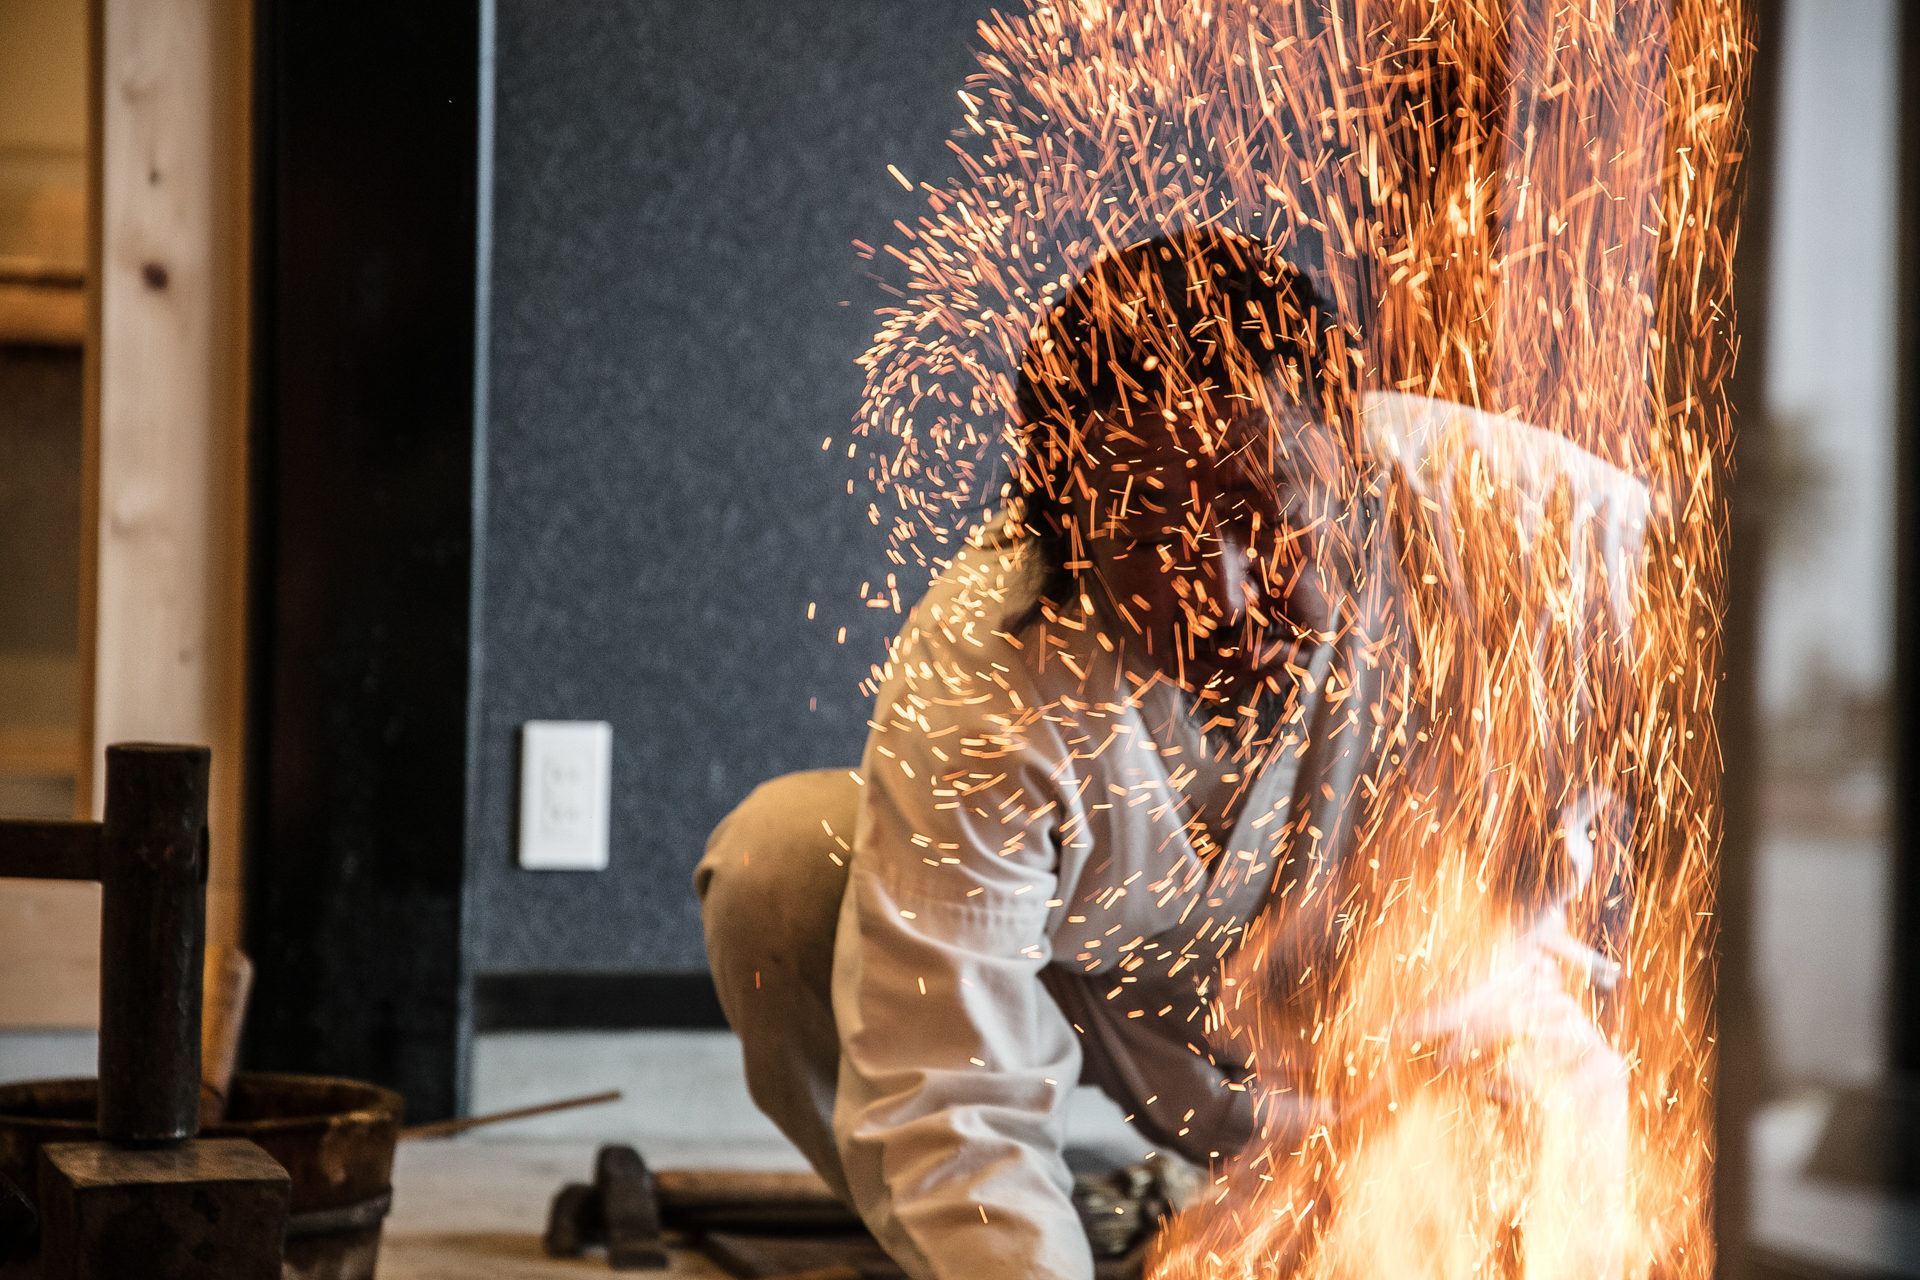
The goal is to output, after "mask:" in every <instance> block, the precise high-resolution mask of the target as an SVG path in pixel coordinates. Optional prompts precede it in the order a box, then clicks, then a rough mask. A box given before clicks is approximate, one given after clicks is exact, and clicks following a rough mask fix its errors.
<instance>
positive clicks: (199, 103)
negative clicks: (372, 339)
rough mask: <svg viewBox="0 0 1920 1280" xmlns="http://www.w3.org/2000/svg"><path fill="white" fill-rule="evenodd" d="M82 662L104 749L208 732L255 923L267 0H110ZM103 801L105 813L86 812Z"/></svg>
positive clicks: (223, 825)
mask: <svg viewBox="0 0 1920 1280" xmlns="http://www.w3.org/2000/svg"><path fill="white" fill-rule="evenodd" d="M91 8H92V32H93V52H92V64H93V66H92V104H93V105H92V125H93V128H92V135H93V136H92V140H91V148H90V150H91V153H92V154H91V158H92V164H93V182H92V191H91V209H90V216H91V217H92V220H93V222H92V233H91V246H92V247H91V253H92V263H91V271H90V276H91V281H90V283H91V295H90V304H91V327H90V332H89V342H88V347H87V362H88V372H87V435H86V451H85V465H86V479H85V483H84V485H83V494H84V501H85V502H86V503H87V504H88V505H87V509H86V510H85V512H84V513H83V519H84V536H85V542H84V543H83V546H82V555H81V559H82V574H83V578H84V579H85V580H84V581H83V584H82V592H81V602H82V603H81V608H82V615H83V616H82V619H81V644H82V656H81V668H82V679H83V685H84V688H83V691H82V692H83V697H85V698H86V700H87V705H89V706H90V707H91V723H90V725H89V731H90V734H89V737H90V747H89V750H88V752H87V770H86V772H85V774H84V775H83V776H82V778H81V780H80V786H79V796H80V803H81V805H82V806H83V807H84V809H85V810H86V812H87V814H94V815H97V814H98V813H99V812H100V810H99V805H100V804H101V803H102V800H103V798H104V789H103V780H102V778H101V776H100V774H99V765H100V762H101V755H100V748H101V747H102V746H104V745H105V744H107V743H111V742H128V741H163V742H203V743H206V744H207V745H209V746H210V747H212V748H213V750H214V753H215V754H216V755H217V756H218V757H219V758H220V760H221V761H222V765H221V768H220V770H219V771H218V775H217V776H216V777H215V778H214V780H213V783H212V786H213V790H212V792H211V793H210V803H211V805H212V811H213V815H214V819H215V821H214V824H213V826H214V830H215V832H216V833H217V835H218V839H217V840H216V842H215V844H214V847H213V850H212V856H213V869H212V878H211V884H210V899H211V901H210V915H211V917H212V921H211V923H212V932H213V935H214V937H215V938H216V939H218V940H221V941H229V942H231V941H235V940H237V936H238V921H237V912H238V902H239V862H240V860H239V858H238V856H237V855H238V853H239V850H238V849H237V847H234V846H233V845H232V844H230V843H229V842H232V841H234V840H235V839H236V837H237V835H238V832H239V830H240V825H241V824H240V817H239V813H240V805H239V795H240V772H241V771H240V768H239V762H240V761H241V760H243V759H245V751H244V750H243V747H242V742H241V738H242V729H243V718H244V706H243V693H244V688H245V667H246V660H245V643H244V631H245V626H244V622H245V593H244V588H245V575H246V563H245V555H246V553H245V548H246V545H247V542H246V500H245V476H246V467H247V450H246V438H247V433H246V369H247V323H246V314H247V306H246V300H247V277H248V254H249V247H248V226H249V223H248V209H249V201H250V193H249V185H250V184H249V181H248V178H249V172H250V165H249V163H248V158H247V157H248V147H249V141H248V126H247V121H248V112H249V110H250V92H249V86H250V83H251V77H250V75H249V68H250V64H251V55H250V48H251V40H252V30H251V14H252V6H251V5H250V4H248V3H246V0H160V2H159V3H147V2H146V0H91ZM83 816H85V815H83Z"/></svg>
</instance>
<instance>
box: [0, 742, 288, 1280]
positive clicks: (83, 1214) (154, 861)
mask: <svg viewBox="0 0 1920 1280" xmlns="http://www.w3.org/2000/svg"><path fill="white" fill-rule="evenodd" d="M208 761H209V757H208V753H207V750H206V748H205V747H175V746H152V745H141V744H120V745H115V746H110V747H108V748H107V787H106V791H107V796H106V816H105V818H104V820H103V821H101V822H22V821H7V822H0V876H23V877H30V878H33V879H43V880H44V879H56V880H98V881H99V882H100V890H101V892H100V1081H99V1088H98V1092H97V1100H98V1105H97V1110H96V1112H95V1115H96V1129H95V1132H96V1136H95V1139H94V1140H93V1141H86V1142H55V1143H47V1144H45V1145H42V1146H41V1147H40V1148H39V1154H38V1156H37V1160H38V1168H37V1178H38V1182H37V1185H36V1186H35V1188H34V1189H33V1191H34V1205H35V1208H36V1210H37V1214H38V1218H39V1230H38V1242H37V1243H38V1274H39V1276H40V1278H41V1280H119V1278H120V1277H126V1276H131V1275H134V1274H138V1275H139V1276H140V1277H141V1280H280V1276H281V1263H282V1259H283V1253H284V1247H285V1238H286V1230H287V1214H288V1202H289V1195H290V1191H289V1188H290V1185H291V1183H290V1179H289V1177H288V1175H287V1171H286V1169H284V1168H283V1167H281V1165H280V1164H279V1163H278V1162H277V1161H275V1160H274V1159H273V1158H272V1157H271V1156H269V1155H268V1154H267V1153H266V1152H265V1151H264V1150H263V1149H262V1148H261V1147H260V1146H258V1145H257V1144H255V1143H253V1142H250V1141H246V1140H244V1139H237V1138H201V1137H199V1136H197V1135H198V1134H199V1131H200V1089H201V1072H200V1067H201V1043H200V1033H201V1016H200V1015H201V1005H202V998H203V992H202V983H203V982H204V981H205V976H204V971H203V961H204V955H205V949H206V920H207V916H206V910H207V771H208ZM27 1190H28V1189H27V1188H25V1187H17V1186H16V1187H14V1188H12V1193H10V1194H8V1195H6V1196H4V1197H0V1199H4V1201H5V1203H4V1204H0V1235H4V1236H6V1237H10V1238H0V1254H15V1253H20V1252H25V1251H27V1250H30V1249H32V1248H33V1247H34V1242H33V1241H32V1240H23V1239H21V1238H20V1237H21V1236H22V1234H23V1232H25V1231H28V1230H30V1224H29V1225H28V1226H23V1225H22V1224H23V1223H26V1222H27V1215H25V1214H23V1213H22V1206H21V1205H20V1204H19V1203H18V1201H20V1200H22V1199H24V1195H25V1193H26V1192H27ZM132 1259H137V1260H138V1262H137V1270H136V1269H135V1267H134V1266H132V1265H130V1263H129V1260H132Z"/></svg>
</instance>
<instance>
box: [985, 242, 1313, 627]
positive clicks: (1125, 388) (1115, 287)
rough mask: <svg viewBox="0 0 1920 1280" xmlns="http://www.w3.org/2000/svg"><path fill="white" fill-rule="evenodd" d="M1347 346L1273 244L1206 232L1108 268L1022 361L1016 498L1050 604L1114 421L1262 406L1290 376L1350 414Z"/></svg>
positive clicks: (1152, 247)
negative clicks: (1174, 411) (1076, 504)
mask: <svg viewBox="0 0 1920 1280" xmlns="http://www.w3.org/2000/svg"><path fill="white" fill-rule="evenodd" d="M1345 365H1346V342H1345V335H1344V333H1343V332H1341V331H1340V330H1339V325H1338V321H1337V320H1336V319H1335V318H1334V315H1333V313H1332V311H1331V309H1330V308H1328V307H1327V305H1326V304H1325V303H1324V302H1322V301H1321V299H1320V297H1319V295H1318V294H1317V293H1316V292H1315V291H1314V289H1313V286H1312V285H1311V284H1310V283H1309V282H1308V281H1307V279H1306V278H1305V277H1304V276H1303V275H1301V273H1300V272H1299V270H1298V269H1297V268H1295V267H1293V266H1292V265H1291V264H1289V263H1287V262H1285V261H1283V260H1282V259H1281V257H1280V255H1279V253H1278V252H1277V251H1276V250H1275V249H1274V248H1273V246H1271V245H1269V244H1267V243H1266V242H1264V241H1261V240H1256V239H1254V238H1252V237H1250V236H1244V235H1240V234H1237V233H1235V232H1231V231H1223V230H1219V229H1216V228H1198V229H1194V230H1188V231H1181V232H1176V233H1174V234H1172V235H1167V236H1160V237H1157V238H1155V239H1152V240H1146V241H1142V242H1141V243H1139V244H1134V245H1130V246H1128V247H1127V248H1125V249H1121V250H1119V251H1117V252H1113V253H1108V254H1106V255H1104V256H1102V257H1101V258H1099V259H1097V260H1096V261H1095V262H1094V264H1093V266H1092V267H1091V268H1089V269H1088V271H1087V273H1086V274H1085V275H1083V276H1082V277H1081V278H1080V279H1079V281H1078V282H1077V283H1076V284H1075V285H1074V286H1073V288H1072V289H1071V290H1069V291H1068V293H1067V295H1066V296H1065V297H1064V298H1062V299H1061V300H1060V301H1059V302H1058V303H1057V304H1055V305H1054V307H1053V308H1052V309H1051V310H1050V311H1049V312H1048V313H1047V315H1046V317H1045V318H1044V319H1043V320H1042V321H1041V323H1040V324H1039V325H1038V326H1036V327H1035V330H1034V333H1033V337H1032V339H1031V340H1030V341H1029V342H1028V344H1027V350H1026V353H1025V355H1024V356H1023V357H1022V359H1021V362H1020V376H1019V381H1018V383H1017V385H1016V387H1015V398H1016V402H1017V405H1018V408H1019V413H1020V427H1019V442H1020V457H1019V461H1018V466H1017V471H1016V479H1015V491H1016V492H1017V493H1018V495H1019V496H1020V498H1021V499H1022V507H1023V510H1024V515H1023V522H1024V524H1025V527H1026V533H1027V535H1028V536H1029V537H1031V538H1032V539H1034V542H1035V545H1036V547H1037V549H1038V551H1039V554H1040V557H1041V563H1042V566H1043V572H1044V574H1045V585H1044V586H1043V588H1042V592H1041V594H1042V598H1044V599H1051V600H1055V601H1057V600H1059V599H1061V598H1062V597H1063V595H1064V593H1065V590H1066V588H1067V585H1068V583H1069V582H1070V581H1071V577H1072V575H1071V574H1070V573H1069V572H1068V571H1067V568H1066V566H1067V563H1068V559H1069V555H1068V552H1069V547H1068V541H1069V535H1068V532H1067V525H1068V516H1067V514H1066V506H1067V493H1066V486H1067V484H1068V482H1069V479H1070V477H1071V475H1072V473H1073V467H1074V462H1075V460H1076V458H1083V457H1084V456H1085V452H1086V449H1087V447H1088V445H1089V444H1090V443H1091V442H1092V441H1093V440H1094V439H1096V438H1097V436H1098V434H1099V431H1100V426H1099V425H1098V423H1099V422H1100V421H1101V420H1119V421H1126V420H1130V419H1131V417H1132V415H1133V414H1134V413H1135V412H1140V413H1143V414H1151V415H1154V416H1156V417H1157V416H1159V415H1160V414H1161V412H1162V411H1163V410H1165V409H1170V408H1172V407H1173V402H1175V401H1178V400H1181V399H1190V398H1191V397H1196V396H1198V397H1205V398H1207V399H1209V400H1210V401H1211V402H1212V405H1213V411H1214V412H1215V413H1217V414H1218V415H1219V416H1222V417H1225V416H1228V415H1229V414H1230V413H1231V411H1232V409H1231V406H1230V404H1229V401H1228V397H1242V398H1250V399H1252V400H1253V401H1254V402H1255V403H1258V402H1259V386H1260V384H1261V383H1262V382H1263V381H1265V380H1266V379H1268V377H1269V376H1270V375H1271V374H1273V372H1274V371H1275V370H1276V369H1281V370H1284V371H1285V373H1286V377H1285V383H1286V385H1287V388H1288V390H1289V391H1290V392H1291V393H1292V394H1293V395H1295V396H1297V397H1298V399H1299V400H1300V401H1301V403H1303V404H1306V405H1308V406H1310V407H1311V408H1312V410H1313V411H1314V412H1315V414H1316V415H1317V416H1319V417H1321V418H1322V420H1324V421H1329V422H1331V421H1338V420H1339V419H1340V418H1341V417H1343V416H1344V414H1345V407H1346V399H1347V393H1346V390H1345V387H1346V380H1345V376H1344V375H1345V373H1346V369H1345Z"/></svg>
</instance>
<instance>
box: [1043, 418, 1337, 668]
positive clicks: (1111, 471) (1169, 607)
mask: <svg viewBox="0 0 1920 1280" xmlns="http://www.w3.org/2000/svg"><path fill="white" fill-rule="evenodd" d="M1229 403H1230V404H1231V405H1232V408H1231V410H1230V411H1231V412H1232V416H1231V417H1225V416H1224V415H1223V414H1222V412H1221V411H1220V410H1218V409H1216V408H1215V407H1214V406H1211V405H1205V406H1203V407H1200V408H1198V409H1196V406H1195V405H1194V404H1193V402H1191V401H1188V402H1184V403H1179V402H1176V403H1175V404H1172V405H1169V406H1167V409H1166V411H1164V412H1159V413H1153V412H1148V413H1136V414H1135V415H1134V416H1133V419H1132V420H1131V422H1127V421H1124V420H1120V421H1116V420H1113V419H1111V418H1110V419H1108V420H1107V421H1106V422H1105V423H1104V424H1102V425H1100V426H1098V427H1096V429H1095V430H1093V431H1091V432H1090V433H1089V435H1090V437H1091V439H1092V440H1093V442H1094V443H1093V444H1092V445H1091V447H1090V449H1089V456H1087V457H1086V458H1085V459H1083V460H1082V463H1081V465H1080V466H1079V467H1078V468H1077V469H1076V470H1077V475H1076V479H1075V483H1074V484H1073V486H1072V491H1071V498H1070V505H1069V510H1070V513H1071V517H1072V519H1073V521H1074V524H1075V528H1074V529H1073V530H1072V531H1070V532H1069V546H1070V547H1071V548H1072V556H1071V559H1072V567H1073V569H1074V570H1075V572H1076V573H1077V574H1080V575H1084V576H1082V577H1081V581H1082V582H1083V583H1088V585H1089V593H1090V594H1092V595H1094V596H1095V597H1096V598H1098V597H1100V596H1101V595H1104V597H1105V601H1104V603H1105V604H1106V605H1107V607H1108V608H1109V610H1110V611H1111V612H1112V614H1113V615H1114V617H1115V618H1117V619H1118V620H1119V622H1120V624H1121V626H1122V628H1123V629H1124V630H1127V631H1130V632H1131V633H1132V634H1135V635H1138V636H1139V637H1141V638H1142V640H1144V642H1145V645H1146V648H1147V651H1148V653H1149V655H1150V656H1151V658H1152V661H1153V663H1154V665H1155V666H1157V667H1158V668H1159V669H1160V670H1162V671H1165V672H1166V673H1168V674H1169V675H1172V676H1174V677H1175V678H1177V679H1178V680H1180V682H1181V683H1182V684H1184V685H1186V686H1188V687H1190V688H1199V687H1202V686H1205V685H1208V684H1216V685H1219V684H1224V685H1236V684H1243V683H1245V682H1246V681H1247V680H1248V679H1249V678H1250V677H1257V676H1258V675H1260V674H1263V673H1265V672H1267V671H1269V670H1271V669H1273V668H1275V667H1276V666H1278V664H1280V663H1281V662H1283V661H1284V660H1285V659H1286V658H1287V657H1288V656H1289V655H1290V654H1292V653H1293V651H1294V648H1295V646H1296V644H1297V643H1298V642H1299V641H1301V640H1310V639H1311V640H1318V639H1321V638H1324V637H1325V636H1326V635H1327V634H1328V633H1329V632H1331V631H1332V630H1333V628H1334V613H1335V605H1334V603H1333V602H1334V601H1335V600H1337V599H1338V596H1339V590H1340V588H1339V586H1338V577H1339V575H1338V574H1337V573H1335V571H1334V556H1333V555H1332V554H1331V551H1332V549H1333V547H1334V546H1335V544H1336V540H1337V539H1338V538H1340V537H1341V536H1342V535H1343V533H1344V530H1343V528H1342V526H1343V522H1344V517H1343V515H1342V514H1341V513H1343V512H1344V511H1345V510H1347V509H1348V506H1349V501H1348V499H1349V496H1350V495H1351V494H1352V492H1353V485H1352V472H1351V468H1349V467H1347V466H1346V465H1345V464H1344V462H1343V461H1342V459H1343V451H1342V450H1341V449H1340V447H1339V445H1338V442H1337V440H1336V439H1335V437H1334V432H1333V430H1332V429H1331V428H1329V427H1328V426H1326V425H1325V424H1323V423H1320V422H1318V421H1316V420H1315V419H1314V418H1313V417H1312V416H1311V415H1310V414H1309V413H1308V412H1307V411H1306V410H1305V409H1304V408H1303V407H1301V406H1299V405H1297V404H1284V405H1283V406H1282V407H1281V408H1280V409H1279V410H1278V411H1277V412H1273V413H1269V412H1268V411H1267V410H1265V409H1261V408H1254V407H1253V406H1250V405H1245V404H1244V403H1235V402H1229ZM1169 415H1170V416H1169ZM1089 579H1091V582H1090V583H1089Z"/></svg>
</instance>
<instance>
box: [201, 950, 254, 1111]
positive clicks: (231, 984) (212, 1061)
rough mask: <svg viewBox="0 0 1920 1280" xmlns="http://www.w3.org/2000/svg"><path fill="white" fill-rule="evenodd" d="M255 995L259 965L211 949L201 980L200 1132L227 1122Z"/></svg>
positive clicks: (235, 952) (240, 955) (244, 957)
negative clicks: (242, 1036)
mask: <svg viewBox="0 0 1920 1280" xmlns="http://www.w3.org/2000/svg"><path fill="white" fill-rule="evenodd" d="M252 991H253V961H251V960H249V959H247V955H246V952H244V951H241V950H240V949H239V948H237V947H229V946H224V945H221V944H219V943H210V944H209V945H208V946H207V961H206V967H205V970H204V972H203V973H202V978H201V992H202V996H201V1014H200V1127H201V1128H203V1129H204V1128H206V1127H207V1126H208V1125H215V1124H219V1123H220V1122H221V1121H222V1120H224V1119H226V1118H227V1093H228V1091H229V1090H230V1089H231V1088H232V1087H233V1069H234V1064H235V1063H236V1062H238V1061H239V1058H240V1031H241V1028H242V1027H244V1026H245V1025H246V1021H247V997H248V995H250V994H251V993H252Z"/></svg>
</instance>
